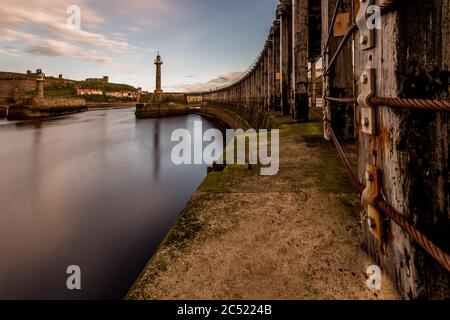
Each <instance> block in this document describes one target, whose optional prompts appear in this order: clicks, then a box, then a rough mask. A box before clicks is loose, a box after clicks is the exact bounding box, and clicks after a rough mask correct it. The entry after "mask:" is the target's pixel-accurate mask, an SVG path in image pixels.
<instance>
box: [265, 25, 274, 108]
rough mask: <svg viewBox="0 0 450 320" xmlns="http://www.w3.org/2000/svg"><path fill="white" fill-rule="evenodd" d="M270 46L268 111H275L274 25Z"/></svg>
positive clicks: (271, 30) (271, 31)
mask: <svg viewBox="0 0 450 320" xmlns="http://www.w3.org/2000/svg"><path fill="white" fill-rule="evenodd" d="M269 39H270V40H269V41H270V44H269V48H268V63H267V68H268V69H267V70H268V74H267V77H268V93H267V95H268V111H273V108H274V93H275V66H274V47H275V45H274V31H273V27H272V28H271V29H270V36H269Z"/></svg>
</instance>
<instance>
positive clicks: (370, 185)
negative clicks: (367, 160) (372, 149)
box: [361, 164, 383, 245]
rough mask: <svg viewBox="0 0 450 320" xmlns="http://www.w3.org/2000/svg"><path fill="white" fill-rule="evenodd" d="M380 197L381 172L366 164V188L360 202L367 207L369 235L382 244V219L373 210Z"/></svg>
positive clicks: (376, 210) (376, 211)
mask: <svg viewBox="0 0 450 320" xmlns="http://www.w3.org/2000/svg"><path fill="white" fill-rule="evenodd" d="M380 196H381V170H380V169H378V168H377V167H376V166H374V165H371V164H368V165H367V168H366V188H365V189H364V191H363V193H362V196H361V200H362V202H363V204H364V205H365V206H367V223H368V226H369V231H370V233H371V234H372V235H373V236H374V237H375V238H376V239H377V240H378V242H379V244H380V245H381V244H382V243H383V219H382V216H381V214H380V211H378V209H376V208H375V205H376V202H377V201H378V200H379V198H380Z"/></svg>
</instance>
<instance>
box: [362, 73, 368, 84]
mask: <svg viewBox="0 0 450 320" xmlns="http://www.w3.org/2000/svg"><path fill="white" fill-rule="evenodd" d="M361 82H362V83H363V84H367V83H368V82H369V77H368V76H367V74H365V73H364V74H363V75H362V76H361Z"/></svg>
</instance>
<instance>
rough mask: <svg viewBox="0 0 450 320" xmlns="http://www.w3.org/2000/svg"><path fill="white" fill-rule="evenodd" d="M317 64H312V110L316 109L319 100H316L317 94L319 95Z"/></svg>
mask: <svg viewBox="0 0 450 320" xmlns="http://www.w3.org/2000/svg"><path fill="white" fill-rule="evenodd" d="M316 77H317V75H316V64H315V63H312V64H311V86H310V88H311V107H312V108H316V107H317V98H316V94H317V89H316V81H315V80H316Z"/></svg>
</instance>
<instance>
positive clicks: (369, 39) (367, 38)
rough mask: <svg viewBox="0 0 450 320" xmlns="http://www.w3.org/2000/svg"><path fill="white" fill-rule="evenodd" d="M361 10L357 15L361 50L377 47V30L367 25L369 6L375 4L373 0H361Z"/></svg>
mask: <svg viewBox="0 0 450 320" xmlns="http://www.w3.org/2000/svg"><path fill="white" fill-rule="evenodd" d="M359 2H360V3H361V4H360V6H359V12H358V15H357V16H356V25H357V26H358V29H359V44H360V46H361V50H368V49H372V48H373V47H375V30H373V29H369V27H368V25H367V18H368V14H367V11H368V9H369V6H371V5H372V4H373V0H359Z"/></svg>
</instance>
